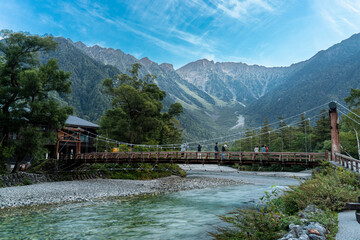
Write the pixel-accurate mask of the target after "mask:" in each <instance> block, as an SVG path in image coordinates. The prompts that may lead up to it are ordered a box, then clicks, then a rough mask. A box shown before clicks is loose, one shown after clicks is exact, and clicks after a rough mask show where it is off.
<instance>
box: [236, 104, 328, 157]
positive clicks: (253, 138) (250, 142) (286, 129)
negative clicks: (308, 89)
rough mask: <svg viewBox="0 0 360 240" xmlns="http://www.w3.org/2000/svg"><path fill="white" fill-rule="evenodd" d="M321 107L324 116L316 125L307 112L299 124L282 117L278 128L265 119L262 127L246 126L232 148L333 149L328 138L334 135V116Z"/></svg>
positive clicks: (278, 149)
mask: <svg viewBox="0 0 360 240" xmlns="http://www.w3.org/2000/svg"><path fill="white" fill-rule="evenodd" d="M325 113H326V110H324V109H323V110H321V111H320V114H321V116H320V117H319V118H318V119H316V122H315V125H314V126H312V125H311V124H310V121H309V119H307V118H306V117H305V115H301V116H300V123H299V124H298V125H297V126H290V125H286V123H285V122H284V121H283V118H279V125H278V126H277V127H276V130H274V129H273V128H271V127H270V126H269V123H268V120H267V119H265V120H264V123H263V125H262V126H261V128H260V129H259V130H255V129H253V130H251V129H246V131H245V136H244V137H243V139H241V140H237V141H235V142H234V143H233V144H232V146H231V151H242V152H253V151H254V148H255V146H258V147H259V148H261V146H262V145H266V146H268V148H269V151H270V152H317V151H320V152H323V151H325V150H329V148H328V147H329V146H328V145H324V144H325V142H326V141H329V140H330V139H331V135H330V119H329V117H328V116H327V115H326V114H325Z"/></svg>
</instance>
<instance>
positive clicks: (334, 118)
mask: <svg viewBox="0 0 360 240" xmlns="http://www.w3.org/2000/svg"><path fill="white" fill-rule="evenodd" d="M329 114H330V124H331V155H332V160H333V161H335V159H336V158H335V153H340V140H339V128H338V113H337V108H336V103H335V102H331V103H329Z"/></svg>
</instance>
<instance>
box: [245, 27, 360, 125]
mask: <svg viewBox="0 0 360 240" xmlns="http://www.w3.org/2000/svg"><path fill="white" fill-rule="evenodd" d="M350 88H360V34H355V35H353V36H352V37H350V38H349V39H346V40H344V41H342V42H341V43H339V44H336V45H334V46H332V47H330V48H329V49H327V50H324V51H320V52H319V53H317V54H316V55H315V56H313V57H312V58H310V59H309V60H307V61H305V62H303V63H302V65H301V68H299V69H297V71H296V72H294V73H293V74H292V75H290V76H289V77H288V78H287V79H286V81H284V82H283V83H282V84H281V85H278V86H277V87H275V88H274V89H272V90H271V91H269V92H268V93H267V94H265V95H264V96H263V97H261V98H259V99H258V100H257V101H255V102H253V103H252V104H250V105H249V106H248V108H247V109H246V111H245V112H244V114H246V115H247V120H248V122H247V123H248V124H252V125H256V124H259V123H260V122H262V121H263V120H264V117H265V116H267V117H268V118H269V120H275V118H276V117H278V116H284V117H288V116H292V115H294V114H298V113H301V112H303V111H306V110H309V109H311V108H313V107H317V106H319V105H321V104H324V103H326V102H329V101H332V100H336V101H339V102H342V103H343V102H344V101H343V99H344V98H345V97H346V96H348V95H349V94H350ZM325 108H326V107H325Z"/></svg>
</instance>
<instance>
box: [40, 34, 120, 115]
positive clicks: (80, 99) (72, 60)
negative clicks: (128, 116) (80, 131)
mask: <svg viewBox="0 0 360 240" xmlns="http://www.w3.org/2000/svg"><path fill="white" fill-rule="evenodd" d="M55 41H56V42H58V47H57V50H56V51H55V52H51V53H48V54H41V55H40V59H41V61H42V62H44V61H46V60H48V59H49V58H55V59H57V61H58V65H59V68H60V69H61V70H64V71H66V72H71V76H70V80H71V82H72V85H71V89H72V92H71V94H70V95H69V96H68V98H63V99H62V101H63V102H67V103H68V104H69V105H71V106H73V107H74V111H75V114H76V115H78V116H79V117H81V118H84V119H86V120H89V121H93V122H97V121H98V120H99V119H100V117H101V116H102V115H103V114H104V113H105V111H106V109H108V108H109V107H110V99H109V97H108V96H107V95H105V94H103V93H102V81H103V80H104V79H106V78H109V77H110V78H112V77H113V76H115V75H117V74H119V73H120V71H119V70H118V69H117V68H115V67H113V66H110V65H104V64H102V63H100V62H99V61H96V60H94V59H92V58H90V57H89V56H87V55H86V54H84V53H83V52H82V51H80V50H79V49H77V48H76V47H74V46H73V44H71V42H70V40H67V39H64V38H56V39H55ZM59 99H61V98H60V97H59Z"/></svg>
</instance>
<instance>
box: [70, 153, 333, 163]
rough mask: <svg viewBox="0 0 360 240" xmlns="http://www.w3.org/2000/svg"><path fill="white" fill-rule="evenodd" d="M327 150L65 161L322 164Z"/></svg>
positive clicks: (106, 156) (131, 155)
mask: <svg viewBox="0 0 360 240" xmlns="http://www.w3.org/2000/svg"><path fill="white" fill-rule="evenodd" d="M328 157H329V156H328V152H325V153H299V152H291V153H289V152H283V153H281V152H267V153H261V152H260V153H255V152H226V153H224V155H222V153H221V152H219V153H215V152H201V153H198V152H184V153H182V152H175V151H174V152H118V153H106V152H101V153H84V154H77V155H73V156H65V157H64V159H65V160H70V161H71V160H74V161H76V162H77V163H127V164H130V163H153V164H158V163H177V164H219V165H234V164H239V165H252V164H260V165H273V164H281V165H310V166H316V165H319V162H320V161H321V160H328Z"/></svg>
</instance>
